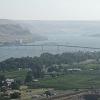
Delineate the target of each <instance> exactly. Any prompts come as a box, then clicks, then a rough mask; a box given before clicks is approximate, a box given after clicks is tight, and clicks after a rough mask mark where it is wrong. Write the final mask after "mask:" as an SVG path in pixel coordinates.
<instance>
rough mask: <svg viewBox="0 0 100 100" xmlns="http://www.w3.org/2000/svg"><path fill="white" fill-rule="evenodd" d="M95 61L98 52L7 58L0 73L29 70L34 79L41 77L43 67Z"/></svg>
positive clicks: (0, 67)
mask: <svg viewBox="0 0 100 100" xmlns="http://www.w3.org/2000/svg"><path fill="white" fill-rule="evenodd" d="M87 59H95V60H96V61H97V62H99V59H100V52H80V51H79V52H67V53H63V54H55V55H53V54H50V53H43V54H41V55H40V57H33V58H32V57H22V58H9V59H7V60H5V61H2V62H0V70H1V71H6V70H7V71H9V70H16V69H18V68H31V69H32V73H33V76H34V77H35V78H39V77H42V75H43V66H44V65H45V66H46V67H50V66H52V65H53V64H57V65H60V64H72V63H79V62H81V61H85V60H87Z"/></svg>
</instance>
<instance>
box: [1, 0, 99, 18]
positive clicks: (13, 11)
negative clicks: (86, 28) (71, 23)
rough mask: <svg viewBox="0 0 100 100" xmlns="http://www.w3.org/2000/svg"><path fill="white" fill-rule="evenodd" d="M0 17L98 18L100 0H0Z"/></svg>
mask: <svg viewBox="0 0 100 100" xmlns="http://www.w3.org/2000/svg"><path fill="white" fill-rule="evenodd" d="M0 18H2V19H4V18H6V19H28V20H29V19H32V20H100V0H0Z"/></svg>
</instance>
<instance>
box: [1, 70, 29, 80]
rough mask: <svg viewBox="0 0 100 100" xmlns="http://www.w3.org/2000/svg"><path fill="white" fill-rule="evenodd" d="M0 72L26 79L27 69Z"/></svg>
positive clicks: (10, 76) (11, 76)
mask: <svg viewBox="0 0 100 100" xmlns="http://www.w3.org/2000/svg"><path fill="white" fill-rule="evenodd" d="M0 74H4V75H5V76H6V77H7V78H14V79H22V80H24V79H25V76H26V74H27V71H25V70H21V71H10V72H0Z"/></svg>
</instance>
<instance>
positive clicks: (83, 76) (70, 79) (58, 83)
mask: <svg viewBox="0 0 100 100" xmlns="http://www.w3.org/2000/svg"><path fill="white" fill-rule="evenodd" d="M40 83H41V84H42V85H43V86H45V87H51V88H56V89H85V88H91V87H95V88H100V74H99V73H95V72H93V73H90V74H88V73H80V74H79V73H77V74H76V73H74V74H67V75H63V76H59V77H56V78H48V79H42V80H41V81H40Z"/></svg>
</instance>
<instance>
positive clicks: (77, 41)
mask: <svg viewBox="0 0 100 100" xmlns="http://www.w3.org/2000/svg"><path fill="white" fill-rule="evenodd" d="M47 37H48V40H46V41H38V42H35V43H32V44H51V45H54V44H66V45H78V46H89V47H100V38H99V37H88V36H82V35H79V34H77V35H70V34H67V35H66V34H58V35H57V34H51V35H47ZM77 50H83V51H85V50H87V51H96V50H92V49H91V50H90V49H79V48H68V47H59V48H58V47H57V46H55V47H54V46H50V47H48V46H44V47H38V46H35V47H33V46H23V47H21V46H9V47H8V46H5V47H0V61H2V60H5V59H7V58H10V57H17V58H19V57H26V56H31V57H34V56H40V54H41V53H45V52H49V53H54V54H55V53H62V52H67V51H77Z"/></svg>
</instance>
